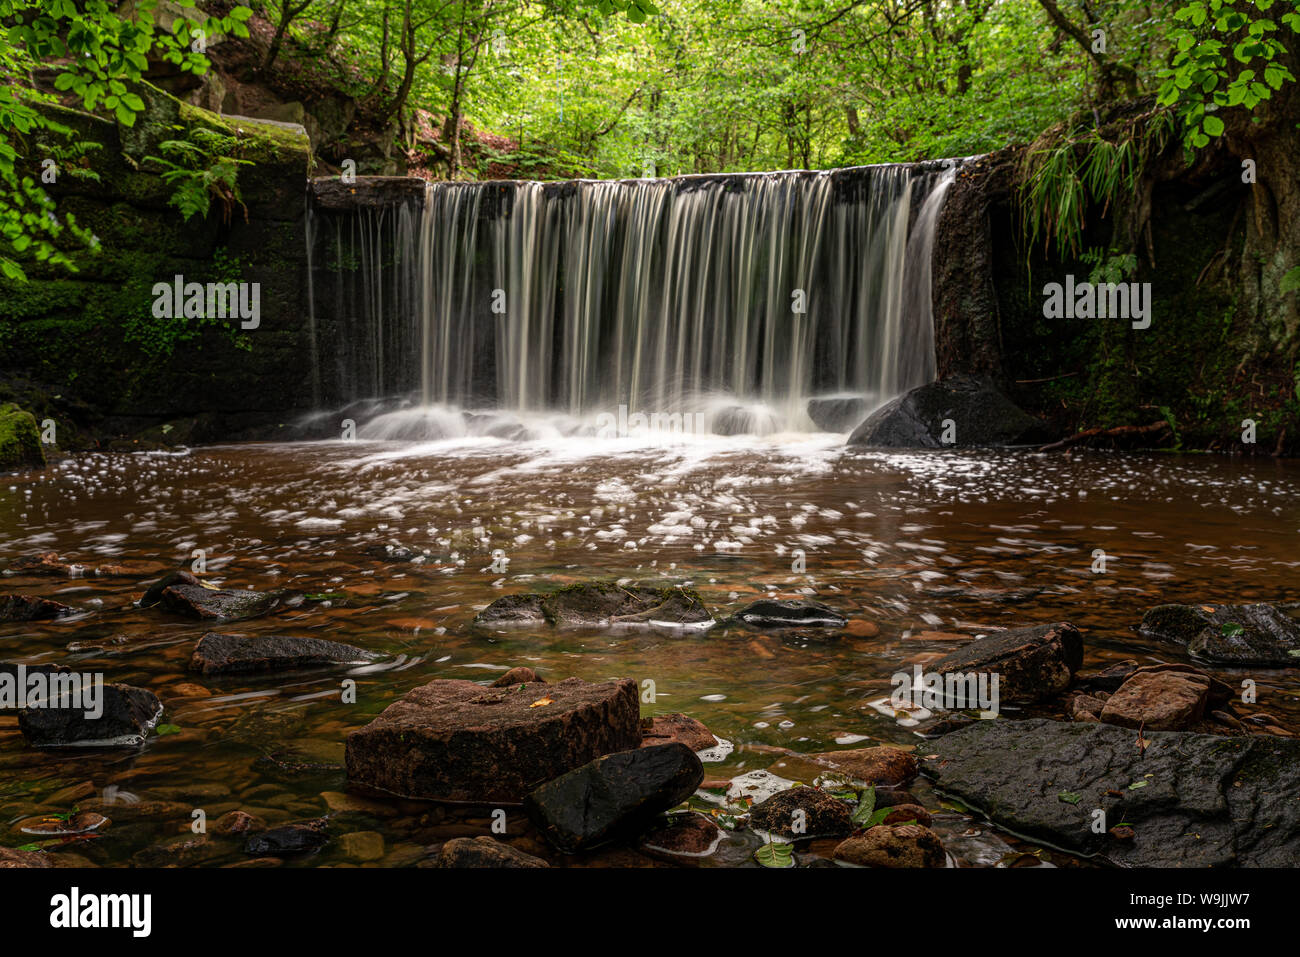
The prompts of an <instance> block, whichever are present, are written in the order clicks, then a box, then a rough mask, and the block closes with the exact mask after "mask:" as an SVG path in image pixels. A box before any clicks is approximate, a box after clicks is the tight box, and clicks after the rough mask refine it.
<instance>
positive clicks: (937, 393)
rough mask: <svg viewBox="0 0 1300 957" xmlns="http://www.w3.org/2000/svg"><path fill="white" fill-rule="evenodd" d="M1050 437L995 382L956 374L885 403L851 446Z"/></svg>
mask: <svg viewBox="0 0 1300 957" xmlns="http://www.w3.org/2000/svg"><path fill="white" fill-rule="evenodd" d="M1049 438H1050V436H1049V434H1048V433H1047V430H1046V429H1045V427H1044V426H1043V424H1042V423H1041V422H1039V421H1038V419H1035V418H1034V417H1033V416H1031V415H1029V414H1028V413H1026V412H1024V411H1023V410H1021V409H1020V408H1018V407H1017V406H1016V405H1015V403H1013V402H1012V401H1011V400H1010V399H1008V398H1007V397H1006V396H1005V395H1003V394H1002V393H1001V392H999V391H998V390H997V388H996V387H995V386H994V385H993V384H992V382H991V381H989V380H987V379H981V378H978V377H976V376H970V375H957V376H953V377H952V378H949V379H944V380H942V381H940V382H931V383H930V384H929V385H923V386H919V387H917V388H915V389H913V390H912V391H910V392H908V393H906V394H904V395H901V396H899V397H898V398H897V399H894V400H892V401H891V402H887V403H885V404H884V405H882V406H881V407H880V408H879V409H877V410H876V411H875V412H873V413H871V415H870V416H869V417H868V418H867V420H866V421H865V422H863V423H862V424H861V425H859V426H858V427H857V428H856V429H854V431H853V434H852V435H850V436H849V440H848V444H849V445H861V446H866V447H868V448H891V449H938V448H972V447H981V446H997V445H1025V444H1030V443H1038V442H1043V441H1047V440H1048V439H1049ZM949 439H951V441H948V440H949Z"/></svg>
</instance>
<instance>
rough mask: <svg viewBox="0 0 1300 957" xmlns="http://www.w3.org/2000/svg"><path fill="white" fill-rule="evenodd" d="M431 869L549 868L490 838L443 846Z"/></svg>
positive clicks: (462, 839)
mask: <svg viewBox="0 0 1300 957" xmlns="http://www.w3.org/2000/svg"><path fill="white" fill-rule="evenodd" d="M433 866H434V867H450V868H462V867H474V868H484V867H510V868H515V867H550V866H551V865H550V864H547V863H546V862H545V861H544V860H542V859H541V858H540V857H534V856H533V855H531V854H525V853H524V852H523V851H520V850H516V849H515V848H513V847H511V846H510V845H509V844H503V843H502V842H501V841H497V840H494V839H493V838H490V837H486V836H483V837H457V838H453V839H452V840H450V841H448V842H447V843H446V844H444V845H442V849H441V850H440V851H439V852H438V857H437V860H435V861H434V864H433Z"/></svg>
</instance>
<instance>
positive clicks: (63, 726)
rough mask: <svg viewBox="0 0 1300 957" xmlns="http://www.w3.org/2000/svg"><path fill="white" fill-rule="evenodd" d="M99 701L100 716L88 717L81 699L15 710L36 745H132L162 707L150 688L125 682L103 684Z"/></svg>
mask: <svg viewBox="0 0 1300 957" xmlns="http://www.w3.org/2000/svg"><path fill="white" fill-rule="evenodd" d="M100 704H101V706H102V708H103V713H102V714H101V715H100V716H99V717H87V716H86V709H85V707H84V706H83V705H84V702H82V701H75V702H69V703H67V704H60V705H58V706H57V707H40V708H26V709H24V710H22V711H20V712H19V713H18V727H19V729H20V730H21V731H22V733H23V737H24V738H26V739H27V743H28V744H30V745H32V746H33V747H37V748H77V747H135V746H137V745H140V744H142V743H143V742H144V739H145V737H146V736H147V735H148V734H149V731H150V729H151V728H153V726H154V725H155V724H157V723H158V719H159V718H160V717H161V716H162V710H163V708H162V703H161V702H160V701H159V700H158V696H157V695H155V694H154V693H153V692H152V691H148V690H146V689H144V688H135V687H132V686H131V685H124V684H112V685H109V684H106V685H104V687H103V700H102V701H101V702H100Z"/></svg>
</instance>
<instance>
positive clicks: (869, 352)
mask: <svg viewBox="0 0 1300 957" xmlns="http://www.w3.org/2000/svg"><path fill="white" fill-rule="evenodd" d="M953 176H954V165H953V164H925V165H918V166H907V165H901V166H876V167H859V168H854V169H849V170H836V171H831V172H825V173H807V172H788V173H769V174H741V175H721V176H689V177H680V178H675V179H665V180H630V181H576V182H566V183H547V184H543V183H535V182H491V183H437V184H434V183H430V184H425V186H424V191H423V201H422V203H420V202H418V201H411V200H407V201H402V202H398V203H396V204H392V205H388V206H386V207H379V208H375V207H363V208H360V209H356V210H351V211H348V212H346V213H334V214H332V215H331V216H330V217H329V218H330V219H332V220H333V222H332V224H325V225H324V226H322V224H321V223H320V222H319V221H318V219H314V218H313V219H310V226H309V229H310V231H311V232H313V233H316V234H319V238H320V239H323V240H327V245H328V250H327V254H326V255H325V256H324V257H322V256H321V255H320V254H319V253H317V254H316V256H315V260H314V261H316V262H321V263H322V264H323V266H324V269H325V270H326V273H325V275H322V274H321V273H320V272H319V271H318V272H317V273H316V274H314V275H313V294H312V297H311V303H310V305H311V308H312V313H311V321H312V324H313V329H317V330H318V331H317V339H318V340H320V341H321V345H320V346H319V347H318V357H317V363H318V370H317V374H318V376H319V377H320V378H322V379H324V380H325V381H326V382H328V383H331V384H332V386H333V394H334V396H335V398H336V399H338V400H339V401H341V402H347V401H355V400H359V399H363V398H373V397H378V396H396V395H404V396H408V397H409V401H410V403H411V404H412V405H414V406H416V408H413V409H411V410H409V411H407V412H403V413H400V414H396V415H390V416H385V417H383V418H384V419H385V421H383V422H380V423H376V424H375V427H373V428H371V429H370V434H377V435H389V436H392V435H406V436H409V435H429V434H439V433H444V432H446V431H448V429H449V428H450V429H452V431H453V432H454V431H456V428H455V426H453V425H449V422H452V423H454V422H472V421H475V420H479V419H481V420H483V421H488V420H489V419H490V418H491V417H483V416H475V415H473V414H469V415H465V416H459V413H455V412H453V413H448V412H447V411H446V410H449V409H452V410H470V411H475V410H477V411H493V412H507V413H513V414H515V415H518V416H523V417H530V416H531V417H533V418H536V417H537V415H536V414H543V415H550V416H552V417H555V416H556V414H559V415H560V416H562V417H569V418H570V420H571V427H573V428H577V427H579V426H578V425H577V423H581V422H586V423H588V424H589V423H590V421H591V420H592V419H593V417H596V416H600V415H601V414H604V413H608V414H610V415H613V414H617V413H618V412H619V410H620V407H622V408H623V412H624V415H626V414H627V413H628V412H629V411H630V412H631V413H636V412H641V413H644V414H646V415H650V414H656V413H657V414H661V415H665V416H672V415H681V416H690V415H691V414H692V413H700V412H703V413H706V415H707V420H708V423H709V427H710V428H711V429H713V430H715V431H721V432H727V433H730V432H736V431H768V430H773V429H808V428H812V427H813V426H812V422H811V420H810V419H809V417H808V414H807V411H806V409H807V403H808V399H809V398H810V397H813V396H817V395H828V394H834V395H852V396H858V397H862V400H863V401H864V402H865V403H866V404H867V406H870V405H875V404H878V403H879V402H881V401H884V400H886V399H888V398H890V397H891V396H893V395H896V394H898V393H900V392H902V391H904V390H906V389H908V388H911V387H913V386H916V385H919V384H922V383H924V382H927V381H929V380H930V379H931V378H933V375H934V337H933V322H932V317H931V306H930V255H931V249H932V244H933V237H934V227H935V222H936V220H937V218H938V213H939V211H940V209H941V208H942V203H943V198H944V195H945V193H946V191H947V188H948V186H949V184H950V183H951V181H952V178H953ZM331 225H332V230H331V229H330V226H331ZM314 238H315V237H311V236H309V241H311V240H312V239H314ZM318 269H319V267H318ZM329 273H333V277H332V282H331V280H330V278H328V275H329ZM325 300H329V301H328V303H327V302H326V301H325ZM318 312H320V313H322V315H321V316H318V315H317V313H318ZM324 313H329V314H330V317H331V318H330V321H329V322H323V321H322V320H323V318H324ZM324 327H328V328H329V329H331V330H332V341H327V340H329V339H330V337H329V335H327V334H325V333H324V332H322V331H321V329H323V328H324ZM326 355H329V356H332V358H333V363H332V367H331V366H330V363H328V362H324V361H322V357H323V356H326ZM327 391H328V390H327ZM430 410H440V411H430ZM458 416H459V417H458ZM461 431H463V428H462V429H461Z"/></svg>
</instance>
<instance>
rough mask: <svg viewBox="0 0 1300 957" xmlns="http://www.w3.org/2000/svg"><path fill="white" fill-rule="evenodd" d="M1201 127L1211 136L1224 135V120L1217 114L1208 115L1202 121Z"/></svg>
mask: <svg viewBox="0 0 1300 957" xmlns="http://www.w3.org/2000/svg"><path fill="white" fill-rule="evenodd" d="M1201 127H1202V128H1203V129H1204V130H1205V132H1206V133H1208V134H1210V135H1211V136H1222V135H1223V120H1221V119H1219V118H1218V117H1217V116H1207V117H1205V119H1204V120H1202V121H1201Z"/></svg>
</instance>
